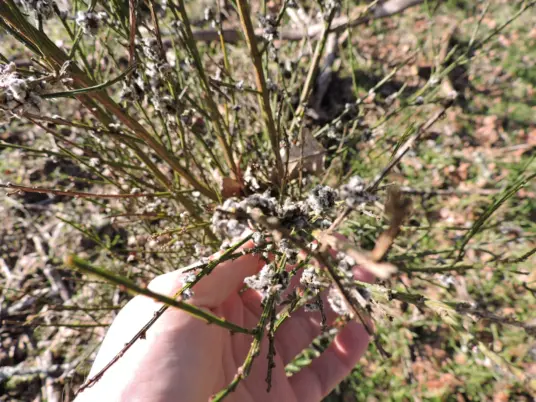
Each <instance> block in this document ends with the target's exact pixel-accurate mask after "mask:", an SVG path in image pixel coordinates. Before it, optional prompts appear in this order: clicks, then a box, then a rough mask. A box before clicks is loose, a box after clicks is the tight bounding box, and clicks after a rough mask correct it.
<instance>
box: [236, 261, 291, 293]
mask: <svg viewBox="0 0 536 402" xmlns="http://www.w3.org/2000/svg"><path fill="white" fill-rule="evenodd" d="M289 282H290V280H289V276H288V272H286V271H283V272H279V273H277V272H276V270H275V266H274V265H273V264H266V265H265V266H264V267H263V268H262V269H261V270H260V272H259V273H258V274H257V275H253V276H248V277H246V278H244V283H245V284H246V285H247V286H248V287H250V288H251V289H254V290H256V291H258V292H259V293H260V294H261V296H262V300H263V301H265V300H266V299H267V298H269V297H271V296H275V297H276V301H279V300H280V298H281V294H282V293H283V292H284V291H285V289H286V288H287V287H288V285H289Z"/></svg>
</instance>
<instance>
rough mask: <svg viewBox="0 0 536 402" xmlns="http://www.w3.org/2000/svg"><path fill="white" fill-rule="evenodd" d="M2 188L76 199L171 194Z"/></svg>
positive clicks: (5, 185) (4, 185) (7, 185)
mask: <svg viewBox="0 0 536 402" xmlns="http://www.w3.org/2000/svg"><path fill="white" fill-rule="evenodd" d="M0 188H7V189H11V190H13V192H11V194H15V193H19V192H22V193H39V194H52V195H66V196H69V197H75V198H141V197H160V196H162V195H166V194H168V195H169V193H136V194H96V193H86V192H82V191H65V190H55V189H51V188H43V187H30V186H20V185H18V184H12V183H7V184H0Z"/></svg>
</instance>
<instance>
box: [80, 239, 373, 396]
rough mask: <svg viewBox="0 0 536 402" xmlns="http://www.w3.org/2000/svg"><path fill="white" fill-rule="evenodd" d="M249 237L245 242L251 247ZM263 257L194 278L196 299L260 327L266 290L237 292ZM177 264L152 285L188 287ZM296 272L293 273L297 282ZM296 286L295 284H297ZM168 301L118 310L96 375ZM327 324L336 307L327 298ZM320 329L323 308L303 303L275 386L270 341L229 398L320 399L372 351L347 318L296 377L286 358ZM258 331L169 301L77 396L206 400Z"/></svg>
mask: <svg viewBox="0 0 536 402" xmlns="http://www.w3.org/2000/svg"><path fill="white" fill-rule="evenodd" d="M252 247H253V243H252V242H251V241H249V242H248V243H246V244H245V245H244V246H242V248H246V249H248V248H252ZM263 265H264V261H263V260H262V259H261V258H260V257H259V256H258V255H254V254H246V255H244V256H242V257H240V258H238V259H236V260H234V261H231V260H229V261H226V262H223V263H221V264H219V265H218V266H217V267H216V268H215V269H214V270H213V271H212V273H211V274H210V275H208V276H206V277H204V278H202V279H201V280H200V281H199V282H198V283H197V284H195V286H194V288H193V291H194V294H193V297H192V298H191V299H189V300H188V302H189V303H191V304H194V305H196V306H199V307H201V308H203V309H206V310H208V311H210V312H212V313H214V314H216V315H218V316H220V317H223V318H225V319H226V320H228V321H230V322H232V323H234V324H237V325H239V326H241V327H245V328H254V327H255V326H256V325H257V323H258V321H259V317H260V315H261V312H262V306H261V296H260V295H259V294H258V292H257V291H255V290H252V289H248V290H246V291H245V292H240V293H239V292H238V291H239V290H240V289H241V288H242V287H243V284H244V282H243V281H244V278H245V277H247V276H251V275H255V274H256V273H257V272H258V271H259V270H260V269H261V268H262V266H263ZM354 275H355V277H356V279H359V280H361V281H369V282H370V281H371V280H372V275H371V274H370V273H368V272H366V271H364V270H361V269H359V268H357V267H356V268H354ZM183 279H184V277H183V275H182V274H181V273H179V272H178V271H174V272H170V273H167V274H164V275H161V276H159V277H157V278H156V279H154V280H153V281H152V282H151V283H150V284H149V289H150V290H152V291H154V292H157V293H161V294H164V295H173V294H174V293H175V292H177V291H178V290H179V289H180V288H182V287H183ZM296 280H297V278H294V281H293V283H294V284H295V283H296V282H295V281H296ZM291 286H292V285H291ZM161 306H162V304H161V303H159V302H156V301H154V300H153V299H150V298H148V297H145V296H137V297H135V298H133V299H132V300H131V301H130V302H129V303H128V304H127V305H126V306H125V307H124V308H123V309H122V310H121V311H120V312H119V314H118V316H117V317H116V319H115V320H114V322H113V323H112V326H111V327H110V329H109V331H108V333H107V334H106V337H105V339H104V341H103V343H102V345H101V348H100V350H99V353H98V355H97V358H96V360H95V362H94V364H93V367H92V369H91V372H90V374H89V378H91V377H93V376H94V375H95V374H96V373H98V372H99V371H100V370H101V369H102V368H103V367H104V366H105V365H106V364H108V363H109V362H110V361H111V360H112V359H113V358H114V357H115V356H116V355H117V354H118V353H119V352H120V351H121V349H122V348H123V346H124V345H125V343H127V342H129V341H130V340H131V339H132V338H133V336H134V335H135V334H136V333H137V332H138V331H139V330H140V329H141V328H142V327H143V326H144V325H145V324H146V323H147V322H148V321H149V320H150V319H151V318H152V317H153V316H154V313H155V312H156V311H157V310H158V309H159V308H160V307H161ZM324 306H325V311H326V316H327V320H328V325H329V323H330V322H332V321H333V320H334V319H335V318H336V316H337V315H336V314H335V313H334V312H333V311H332V310H331V308H330V307H329V303H327V302H326V303H324ZM320 332H321V316H320V313H319V312H305V311H304V310H303V309H301V310H298V311H297V312H295V313H293V314H292V317H291V319H288V320H287V321H285V322H284V323H283V324H282V325H281V327H280V328H279V330H278V331H277V332H276V334H275V350H276V355H275V357H274V363H275V368H274V369H273V370H272V382H271V384H272V387H271V390H270V392H269V393H268V392H267V391H266V388H267V386H266V382H265V378H266V373H267V360H266V358H265V357H266V356H267V353H268V341H267V340H266V339H264V340H263V342H262V347H261V353H260V355H259V356H258V357H257V359H256V361H255V362H254V364H253V367H252V370H251V372H250V374H249V376H248V377H247V378H246V379H245V380H244V381H242V382H241V383H240V384H239V385H238V387H237V389H236V390H235V392H233V393H232V394H231V395H230V397H229V398H228V400H230V401H240V402H244V401H255V402H259V401H281V402H283V401H285V402H286V401H308V402H309V401H319V400H321V399H322V397H324V396H326V395H327V394H328V393H329V392H330V391H331V390H332V389H333V388H334V387H335V386H336V385H337V384H338V383H339V382H340V381H341V380H342V379H343V378H344V377H345V376H347V375H348V374H349V372H350V371H351V370H352V368H353V367H354V366H355V364H356V363H357V362H358V360H359V358H360V357H361V356H362V355H363V353H364V352H365V350H366V348H367V345H368V341H369V337H368V335H367V333H366V331H365V329H364V328H363V326H362V325H360V324H359V323H357V322H355V321H352V322H350V323H348V324H347V325H346V326H345V327H344V328H343V329H342V330H341V331H340V332H339V334H338V335H337V336H336V337H335V339H334V341H333V342H332V343H331V345H330V346H329V347H328V349H327V350H326V351H325V352H324V353H323V354H322V355H321V356H320V357H319V358H317V359H315V360H313V362H312V363H311V364H310V365H309V366H308V367H306V368H303V369H302V370H301V371H300V372H299V373H297V374H295V375H293V376H292V377H287V376H286V374H285V365H286V364H288V363H289V362H291V361H292V360H293V358H294V357H296V356H297V355H298V354H299V353H300V352H301V351H302V350H303V349H304V348H306V347H308V346H309V345H310V343H311V342H312V341H313V339H314V338H316V337H317V336H318V335H319V334H320ZM252 339H253V338H252V336H251V335H246V334H238V333H235V334H231V333H230V332H229V331H228V330H227V329H225V328H222V327H219V326H216V325H208V324H207V323H206V322H204V321H202V320H200V319H198V318H195V317H193V316H191V315H189V314H187V313H185V312H184V311H182V310H178V309H175V308H169V309H167V310H166V311H165V313H164V314H163V315H162V316H161V317H160V318H159V319H158V320H157V321H156V322H155V323H154V324H153V325H152V326H151V328H150V329H149V330H148V331H147V333H146V336H145V338H144V339H139V340H137V341H136V342H135V343H134V345H133V346H132V347H131V348H130V349H129V350H127V352H126V353H125V355H124V356H122V357H121V358H120V359H119V360H118V361H116V362H115V363H114V364H113V365H112V366H111V367H110V368H109V369H108V370H107V371H106V372H105V373H104V375H103V376H102V378H100V379H99V380H98V381H97V382H96V383H95V384H94V385H93V386H91V387H88V388H87V389H85V390H84V391H83V392H81V393H80V395H79V396H78V398H77V399H76V402H86V401H103V402H104V401H106V402H108V401H129V402H131V401H151V402H153V401H187V402H196V401H203V402H205V401H207V400H209V398H210V396H211V395H213V394H214V393H216V392H218V391H219V390H221V389H222V388H224V387H225V386H227V385H228V384H229V383H230V382H231V381H232V379H233V377H234V376H235V374H236V372H237V370H238V368H239V367H240V366H241V365H242V364H243V361H244V358H245V357H246V355H247V353H248V351H249V348H250V345H251V342H252Z"/></svg>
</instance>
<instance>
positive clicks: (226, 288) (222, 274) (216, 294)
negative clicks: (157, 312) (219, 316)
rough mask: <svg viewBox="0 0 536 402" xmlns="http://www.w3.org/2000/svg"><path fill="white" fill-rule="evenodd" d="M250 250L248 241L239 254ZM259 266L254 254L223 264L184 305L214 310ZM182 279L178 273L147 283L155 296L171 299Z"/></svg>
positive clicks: (202, 280) (200, 285)
mask: <svg viewBox="0 0 536 402" xmlns="http://www.w3.org/2000/svg"><path fill="white" fill-rule="evenodd" d="M253 247H254V243H253V242H252V241H251V240H250V241H248V242H246V243H245V244H244V245H243V246H241V247H240V248H239V250H248V249H251V248H253ZM217 255H218V254H216V256H217ZM263 265H264V262H263V260H262V259H261V258H260V256H259V255H257V254H246V255H243V256H241V257H239V258H237V259H236V260H228V261H224V262H222V263H221V264H218V265H217V266H216V267H215V268H214V269H213V271H212V272H211V273H210V274H209V275H207V276H205V277H203V278H202V279H201V280H200V281H199V282H198V283H196V284H195V285H194V286H193V287H192V291H193V297H192V298H191V299H190V300H188V302H190V303H192V304H195V305H198V306H203V307H208V308H213V307H217V306H219V305H220V304H221V303H223V302H224V301H225V300H226V299H227V298H228V297H229V296H230V295H231V294H232V293H233V292H236V291H237V290H238V289H240V288H241V287H242V286H243V284H244V278H245V277H247V276H251V275H255V274H256V273H257V272H258V271H259V270H260V269H261V268H262V266H263ZM184 276H185V275H184V274H183V273H182V272H180V271H173V272H170V273H167V274H164V275H160V276H159V277H157V278H155V279H154V280H153V281H151V283H150V284H149V288H150V289H151V290H153V291H155V292H158V293H163V294H167V295H173V294H175V293H176V292H177V291H179V290H180V289H181V288H182V287H183V286H184Z"/></svg>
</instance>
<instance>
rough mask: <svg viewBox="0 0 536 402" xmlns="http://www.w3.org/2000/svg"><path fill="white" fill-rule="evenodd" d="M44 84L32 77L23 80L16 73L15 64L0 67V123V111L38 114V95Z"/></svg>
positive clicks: (0, 114)
mask: <svg viewBox="0 0 536 402" xmlns="http://www.w3.org/2000/svg"><path fill="white" fill-rule="evenodd" d="M44 89H45V84H44V83H43V82H42V81H37V80H35V79H34V78H33V77H29V78H24V77H22V76H21V75H20V74H19V73H18V72H17V67H16V66H15V63H9V64H6V65H4V66H0V121H1V120H2V116H3V114H2V112H1V111H2V110H3V111H6V112H11V113H13V114H21V113H24V112H31V113H36V114H37V113H39V112H40V106H41V98H40V96H39V95H40V94H41V93H42V92H43V91H44Z"/></svg>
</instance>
